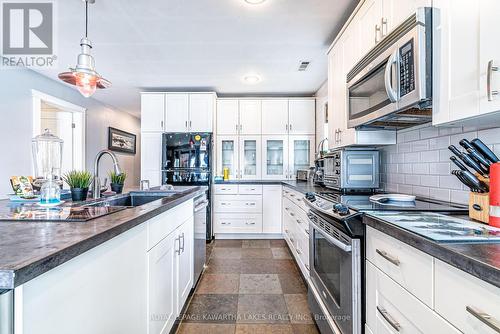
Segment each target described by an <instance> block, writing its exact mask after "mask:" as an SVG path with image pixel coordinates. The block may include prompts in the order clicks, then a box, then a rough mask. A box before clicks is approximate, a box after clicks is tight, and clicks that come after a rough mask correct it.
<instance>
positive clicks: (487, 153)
mask: <svg viewBox="0 0 500 334" xmlns="http://www.w3.org/2000/svg"><path fill="white" fill-rule="evenodd" d="M471 144H472V146H474V147H475V148H476V150H477V151H478V152H479V153H481V154H482V155H483V156H484V157H485V158H486V159H488V160H489V161H491V162H493V163H495V162H498V161H500V160H499V159H498V157H497V156H496V155H495V153H493V152H492V151H491V150H490V149H489V148H488V146H486V144H485V143H483V142H482V141H481V139H479V138H476V139H472V141H471Z"/></svg>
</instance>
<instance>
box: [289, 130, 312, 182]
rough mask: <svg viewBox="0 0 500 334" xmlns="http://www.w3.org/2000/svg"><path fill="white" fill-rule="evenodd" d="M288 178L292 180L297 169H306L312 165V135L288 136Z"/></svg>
mask: <svg viewBox="0 0 500 334" xmlns="http://www.w3.org/2000/svg"><path fill="white" fill-rule="evenodd" d="M289 145H290V146H289V156H288V161H289V168H288V170H289V178H290V179H293V178H294V177H295V175H296V171H297V169H308V168H309V167H311V166H313V165H314V153H315V147H314V135H309V136H290V141H289Z"/></svg>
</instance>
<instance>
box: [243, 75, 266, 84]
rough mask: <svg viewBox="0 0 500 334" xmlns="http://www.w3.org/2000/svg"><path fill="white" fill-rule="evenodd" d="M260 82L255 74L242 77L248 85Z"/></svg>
mask: <svg viewBox="0 0 500 334" xmlns="http://www.w3.org/2000/svg"><path fill="white" fill-rule="evenodd" d="M261 80H262V79H261V78H260V77H259V76H258V75H256V74H249V75H245V76H244V77H243V81H245V82H246V83H248V84H256V83H259V82H260V81H261Z"/></svg>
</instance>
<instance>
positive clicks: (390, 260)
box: [375, 248, 401, 267]
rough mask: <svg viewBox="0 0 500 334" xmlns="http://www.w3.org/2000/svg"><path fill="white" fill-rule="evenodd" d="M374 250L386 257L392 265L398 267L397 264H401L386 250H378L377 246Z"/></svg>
mask: <svg viewBox="0 0 500 334" xmlns="http://www.w3.org/2000/svg"><path fill="white" fill-rule="evenodd" d="M375 251H376V252H377V254H378V255H380V256H382V257H383V258H384V259H386V260H387V261H389V262H390V263H392V264H393V265H395V266H398V267H399V265H400V264H401V262H400V261H399V260H398V259H397V258H396V257H394V256H392V255H389V254H388V253H387V252H386V251H383V250H380V249H378V248H377V249H376V250H375Z"/></svg>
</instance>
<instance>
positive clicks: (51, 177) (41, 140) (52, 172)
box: [31, 129, 63, 204]
mask: <svg viewBox="0 0 500 334" xmlns="http://www.w3.org/2000/svg"><path fill="white" fill-rule="evenodd" d="M62 150H63V140H62V139H60V138H59V137H57V136H55V135H53V134H52V133H51V132H50V130H49V129H45V130H44V132H43V133H42V134H41V135H38V136H36V137H35V138H33V139H32V141H31V151H32V154H33V165H34V169H35V177H36V179H35V186H39V187H40V203H41V204H57V203H59V202H60V201H61V185H62V180H61V165H62Z"/></svg>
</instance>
